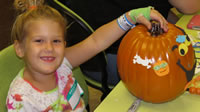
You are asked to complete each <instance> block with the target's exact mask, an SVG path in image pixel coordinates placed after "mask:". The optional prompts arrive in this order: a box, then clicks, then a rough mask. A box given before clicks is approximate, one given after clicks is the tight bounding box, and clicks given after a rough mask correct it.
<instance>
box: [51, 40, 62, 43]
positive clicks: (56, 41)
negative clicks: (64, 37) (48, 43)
mask: <svg viewBox="0 0 200 112" xmlns="http://www.w3.org/2000/svg"><path fill="white" fill-rule="evenodd" d="M53 42H54V43H60V42H61V40H53Z"/></svg>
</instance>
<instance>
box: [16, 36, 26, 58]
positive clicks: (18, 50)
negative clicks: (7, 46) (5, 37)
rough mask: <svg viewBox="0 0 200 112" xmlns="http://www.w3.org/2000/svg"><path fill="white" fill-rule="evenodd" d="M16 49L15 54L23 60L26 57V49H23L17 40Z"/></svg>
mask: <svg viewBox="0 0 200 112" xmlns="http://www.w3.org/2000/svg"><path fill="white" fill-rule="evenodd" d="M14 48H15V52H16V54H17V56H19V57H20V58H23V57H24V48H23V45H22V43H19V41H17V40H15V42H14Z"/></svg>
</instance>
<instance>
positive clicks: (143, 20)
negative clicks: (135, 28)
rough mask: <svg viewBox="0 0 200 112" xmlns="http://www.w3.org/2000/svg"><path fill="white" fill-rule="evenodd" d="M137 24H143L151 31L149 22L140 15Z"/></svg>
mask: <svg viewBox="0 0 200 112" xmlns="http://www.w3.org/2000/svg"><path fill="white" fill-rule="evenodd" d="M137 23H141V24H144V25H145V26H146V27H147V28H148V29H149V30H150V29H151V22H150V21H149V20H147V19H146V18H145V17H144V16H142V15H141V16H139V17H138V18H137Z"/></svg>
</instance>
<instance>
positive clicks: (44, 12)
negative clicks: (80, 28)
mask: <svg viewBox="0 0 200 112" xmlns="http://www.w3.org/2000/svg"><path fill="white" fill-rule="evenodd" d="M43 2H44V1H43V0H15V2H14V6H15V9H16V10H17V12H18V13H19V15H18V16H17V18H16V20H15V22H14V24H13V28H12V31H11V38H12V40H13V41H14V40H18V41H19V42H22V41H23V40H24V39H25V28H24V26H25V24H26V23H27V22H29V21H31V20H38V19H50V20H53V21H56V22H58V23H59V24H60V26H61V27H62V29H63V30H64V33H66V30H65V27H66V24H67V21H66V19H65V18H64V17H63V16H62V15H61V14H60V13H59V12H58V11H57V10H56V9H54V8H52V7H50V6H48V5H44V4H43Z"/></svg>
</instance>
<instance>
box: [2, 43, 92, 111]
mask: <svg viewBox="0 0 200 112" xmlns="http://www.w3.org/2000/svg"><path fill="white" fill-rule="evenodd" d="M23 66H24V63H23V61H22V60H21V59H19V58H18V57H17V56H16V54H15V51H14V48H13V45H10V46H9V47H7V48H5V49H3V50H2V51H0V112H7V108H6V97H7V92H8V89H9V86H10V83H11V82H12V80H13V79H14V77H15V76H16V75H17V73H18V72H19V70H20V69H21V68H22V67H23ZM73 74H74V77H75V78H76V80H77V81H78V83H79V84H80V86H81V87H82V89H83V91H84V95H83V99H84V101H85V104H86V106H87V107H86V108H87V109H89V106H88V99H89V97H88V96H89V95H88V94H89V93H88V86H87V84H86V82H85V79H84V76H83V74H82V72H81V71H80V68H79V67H77V68H75V69H74V70H73Z"/></svg>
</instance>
